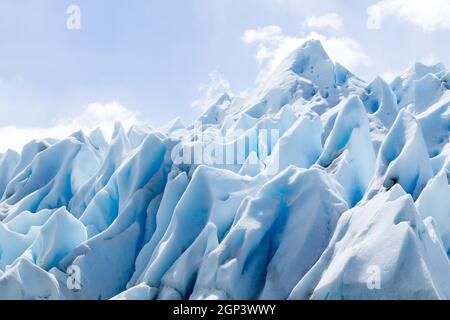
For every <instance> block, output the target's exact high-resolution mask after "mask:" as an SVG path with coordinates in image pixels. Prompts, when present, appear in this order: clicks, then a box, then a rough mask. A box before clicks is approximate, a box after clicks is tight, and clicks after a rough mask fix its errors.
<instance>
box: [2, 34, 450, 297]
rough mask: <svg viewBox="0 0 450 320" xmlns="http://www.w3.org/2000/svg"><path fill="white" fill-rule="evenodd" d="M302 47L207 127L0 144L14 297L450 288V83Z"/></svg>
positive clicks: (430, 72)
mask: <svg viewBox="0 0 450 320" xmlns="http://www.w3.org/2000/svg"><path fill="white" fill-rule="evenodd" d="M449 79H450V77H449V73H448V72H447V71H446V69H445V67H444V66H443V65H441V64H438V65H435V66H425V65H423V64H416V65H414V66H413V67H412V68H411V69H410V70H408V71H407V72H406V73H405V74H403V75H401V76H399V77H398V78H396V79H395V80H394V81H393V82H392V83H391V84H388V83H386V82H385V81H384V80H383V79H381V78H380V77H377V78H375V79H374V80H373V81H372V82H370V83H366V82H365V81H363V80H362V79H360V78H358V77H357V76H356V75H354V74H352V73H351V72H350V71H348V70H347V69H346V68H345V67H343V66H342V65H340V64H338V63H333V62H332V60H331V59H330V58H329V57H328V55H327V53H326V52H325V51H324V49H323V48H322V46H321V44H320V42H319V41H314V40H311V41H308V42H305V43H304V44H303V45H302V46H301V47H299V48H298V49H297V50H295V51H294V52H293V53H292V54H291V55H289V56H288V57H287V58H286V59H285V60H284V61H283V62H282V63H281V64H280V66H279V67H278V68H277V69H276V70H275V71H274V73H273V74H272V75H271V76H270V77H269V78H268V80H267V81H266V82H264V83H261V84H259V86H258V87H257V88H255V89H254V90H253V91H249V93H248V94H247V95H246V96H245V97H241V96H237V97H232V96H231V95H230V94H224V95H223V96H222V97H221V98H220V99H219V100H218V101H217V102H216V103H215V104H214V105H212V106H211V107H210V108H209V109H208V110H207V111H206V112H205V113H204V114H203V115H202V116H201V117H200V118H199V119H198V121H196V122H195V123H194V124H192V125H191V126H189V125H188V126H186V125H185V124H183V123H182V122H181V120H180V119H175V120H174V121H172V122H170V123H169V124H167V125H166V126H164V127H162V128H160V129H158V130H155V129H153V128H150V127H146V126H134V127H132V128H131V129H130V130H129V131H128V132H126V131H125V130H124V129H123V127H122V126H121V125H120V124H117V125H116V128H115V131H114V133H113V136H112V138H111V140H110V141H109V142H107V140H106V139H105V138H104V137H103V135H102V132H101V131H100V130H95V131H94V132H92V133H90V134H85V133H83V132H76V133H74V134H72V135H71V136H69V137H67V138H66V139H63V140H60V141H59V140H54V139H46V140H39V141H32V142H30V143H29V144H27V145H26V146H25V147H24V148H23V150H22V152H21V154H18V153H16V152H13V151H8V152H6V153H5V154H1V155H0V199H1V200H0V299H411V298H413V299H414V298H418V299H450V263H449V255H450V187H449V181H450V172H449V170H450V144H449V132H450V90H449V89H450V85H449V82H448V81H449Z"/></svg>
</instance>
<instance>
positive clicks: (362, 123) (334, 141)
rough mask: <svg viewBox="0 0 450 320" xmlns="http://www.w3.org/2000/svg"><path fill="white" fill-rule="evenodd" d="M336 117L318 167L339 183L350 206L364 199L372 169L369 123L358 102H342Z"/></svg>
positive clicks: (352, 98)
mask: <svg viewBox="0 0 450 320" xmlns="http://www.w3.org/2000/svg"><path fill="white" fill-rule="evenodd" d="M341 104H342V106H340V111H339V114H338V116H337V118H336V121H335V123H334V126H333V129H332V131H331V133H330V135H329V137H328V139H327V140H326V143H325V146H324V149H323V152H322V154H321V155H320V157H319V159H318V160H317V165H318V166H319V167H320V168H323V169H324V170H325V171H327V172H328V173H329V174H330V175H331V176H332V177H334V178H335V179H336V181H338V182H339V184H340V186H341V190H342V195H343V197H344V199H345V200H346V201H347V203H348V205H349V206H350V207H353V206H354V205H355V204H356V203H357V202H359V201H360V200H361V198H362V197H363V196H364V194H365V192H366V189H367V186H368V185H369V182H370V179H371V178H372V176H373V172H374V168H375V153H374V150H373V147H372V143H371V139H370V133H369V120H368V118H367V114H366V112H365V109H364V105H363V104H362V102H361V100H360V99H359V98H358V97H356V96H352V97H350V98H348V99H346V100H344V101H343V102H341Z"/></svg>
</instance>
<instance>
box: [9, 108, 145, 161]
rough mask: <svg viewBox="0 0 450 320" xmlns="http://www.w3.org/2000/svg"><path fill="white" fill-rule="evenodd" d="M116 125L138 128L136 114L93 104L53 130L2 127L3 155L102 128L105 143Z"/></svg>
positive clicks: (64, 120)
mask: <svg viewBox="0 0 450 320" xmlns="http://www.w3.org/2000/svg"><path fill="white" fill-rule="evenodd" d="M115 122H120V123H121V124H122V125H123V126H124V127H125V128H129V127H131V126H132V125H133V124H137V123H138V120H137V116H136V114H135V113H133V112H131V111H129V110H127V109H126V108H125V107H123V106H122V105H120V104H119V103H116V102H113V103H109V104H100V103H92V104H89V105H87V106H86V107H85V109H84V110H83V112H82V113H81V114H80V115H78V116H77V117H75V118H73V119H61V120H59V121H57V122H56V124H55V125H54V126H53V127H49V128H39V127H33V128H18V127H16V126H7V127H0V152H4V151H6V150H7V149H12V150H15V151H18V152H20V151H21V149H22V147H23V146H24V145H25V144H26V143H28V142H30V141H31V140H33V139H43V138H57V139H62V138H64V137H67V136H68V135H70V134H71V133H73V132H75V131H78V130H83V131H84V132H86V133H89V132H91V131H92V130H94V129H96V128H100V129H101V130H102V131H103V133H104V135H105V137H106V139H109V138H110V137H111V135H112V132H113V130H114V123H115Z"/></svg>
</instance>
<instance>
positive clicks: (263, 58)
mask: <svg viewBox="0 0 450 320" xmlns="http://www.w3.org/2000/svg"><path fill="white" fill-rule="evenodd" d="M310 39H317V40H320V41H321V42H322V45H323V46H324V48H325V50H326V51H327V53H328V54H329V55H330V58H331V59H332V60H333V61H335V62H339V63H341V64H343V65H344V66H346V67H347V68H349V69H350V70H355V69H357V68H359V67H360V66H366V65H369V64H370V62H371V59H370V57H369V56H368V55H367V54H366V53H365V52H364V51H363V50H362V49H361V47H360V46H359V44H358V43H357V42H355V41H354V40H353V39H352V38H349V37H327V36H325V35H322V34H319V33H317V32H311V33H310V34H309V35H307V36H305V37H302V36H300V37H293V36H289V35H286V34H284V33H283V30H282V29H281V28H280V27H279V26H267V27H261V28H257V29H250V30H247V31H245V32H244V35H243V36H242V40H243V41H244V42H245V43H247V44H254V45H256V46H257V53H256V55H255V59H256V62H257V64H258V66H259V68H260V73H259V75H258V79H257V81H258V82H260V81H263V80H264V79H266V78H267V76H268V75H270V74H271V73H272V72H273V71H274V70H275V68H276V67H277V66H278V65H279V64H280V63H281V61H282V60H283V59H284V58H285V57H286V56H288V55H289V54H290V53H291V52H292V51H293V50H295V49H296V48H298V47H299V46H300V45H301V44H302V43H304V42H305V41H307V40H310Z"/></svg>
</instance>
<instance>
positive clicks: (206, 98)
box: [192, 71, 232, 111]
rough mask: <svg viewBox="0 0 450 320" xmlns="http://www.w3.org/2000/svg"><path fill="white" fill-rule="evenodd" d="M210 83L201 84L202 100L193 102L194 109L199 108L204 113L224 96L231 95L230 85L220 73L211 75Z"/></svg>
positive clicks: (215, 72) (216, 72)
mask: <svg viewBox="0 0 450 320" xmlns="http://www.w3.org/2000/svg"><path fill="white" fill-rule="evenodd" d="M209 79H210V82H209V83H206V84H205V83H201V84H200V88H199V91H200V94H201V96H202V97H201V98H200V99H197V100H195V101H194V102H192V107H193V108H198V109H200V110H202V111H204V110H206V109H207V108H209V107H210V106H211V105H213V104H214V103H215V102H217V100H218V99H219V98H220V97H221V96H222V95H223V94H224V93H228V94H231V93H232V92H231V86H230V83H229V82H228V81H227V80H226V79H225V78H224V75H223V74H221V73H219V72H218V71H213V72H211V73H210V74H209Z"/></svg>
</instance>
